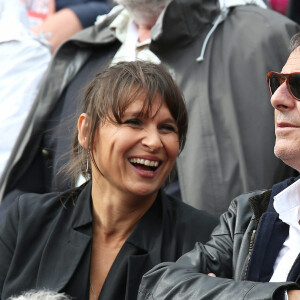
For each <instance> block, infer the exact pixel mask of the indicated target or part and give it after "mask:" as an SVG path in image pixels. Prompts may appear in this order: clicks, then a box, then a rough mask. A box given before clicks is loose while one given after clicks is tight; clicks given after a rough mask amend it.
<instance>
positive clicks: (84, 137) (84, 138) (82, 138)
mask: <svg viewBox="0 0 300 300" xmlns="http://www.w3.org/2000/svg"><path fill="white" fill-rule="evenodd" d="M77 128H78V142H79V144H80V145H81V146H82V147H83V148H85V149H88V148H89V137H88V134H89V116H88V115H87V114H86V113H83V114H81V115H80V117H79V119H78V122H77Z"/></svg>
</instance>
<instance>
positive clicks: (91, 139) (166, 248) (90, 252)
mask: <svg viewBox="0 0 300 300" xmlns="http://www.w3.org/2000/svg"><path fill="white" fill-rule="evenodd" d="M187 122H188V120H187V112H186V108H185V104H184V100H183V97H182V95H181V92H180V90H179V89H178V87H177V85H176V83H175V82H174V81H173V79H172V77H171V76H170V75H169V73H168V72H167V71H166V69H165V68H164V67H163V66H160V65H155V64H151V63H146V62H122V63H118V64H116V65H114V66H111V67H109V68H107V69H106V70H105V71H104V72H102V73H101V74H99V75H97V76H96V77H95V79H94V80H93V81H92V82H91V83H90V84H89V85H88V87H87V89H86V94H85V98H84V101H83V104H82V108H81V110H80V114H79V116H78V122H77V128H76V130H75V134H74V142H73V158H72V160H71V162H70V164H69V172H71V173H72V174H73V178H74V182H76V181H77V179H78V176H79V175H80V174H83V175H84V176H85V177H86V179H87V182H86V183H85V184H83V185H82V186H80V187H77V188H74V189H72V190H69V191H66V192H64V193H59V194H57V193H52V194H46V195H32V194H31V195H24V196H21V197H20V199H19V201H17V203H16V206H14V207H13V208H12V209H11V211H10V213H9V214H8V217H7V219H6V222H5V223H4V224H3V225H2V226H1V227H0V237H1V239H0V280H1V281H0V290H1V291H2V294H1V297H0V298H1V299H7V298H8V297H9V296H11V295H13V294H18V293H21V292H22V291H24V290H28V289H32V288H37V289H50V290H55V291H59V292H64V293H66V294H68V295H70V296H71V297H72V298H74V299H92V300H94V299H136V298H137V292H138V287H139V283H140V280H141V278H142V275H143V274H144V273H145V272H146V271H148V270H149V269H150V268H152V267H153V266H154V265H156V264H158V263H160V262H163V261H175V260H176V259H177V258H178V257H179V256H180V255H182V254H183V253H185V252H186V251H188V250H191V249H192V248H193V246H194V244H195V242H197V241H200V242H205V241H206V240H207V239H208V237H209V234H210V232H211V230H212V229H213V228H214V226H215V225H216V220H215V218H214V217H212V216H210V215H209V214H207V213H205V212H203V211H199V210H196V209H195V208H192V207H190V206H188V205H186V204H184V203H182V202H178V201H177V200H175V199H171V198H169V197H168V196H166V195H165V194H164V193H163V191H162V190H161V187H162V185H163V184H164V182H165V181H166V179H167V177H168V176H169V174H170V172H171V171H172V169H173V168H174V165H175V161H176V157H177V156H178V154H179V153H180V151H181V150H182V149H183V147H184V144H185V137H186V131H187ZM17 228H22V230H21V231H19V230H18V229H17ZM17 237H18V243H17V244H16V239H17ZM16 245H17V246H16ZM20 268H21V269H22V272H20ZM50 270H51V271H52V270H54V271H55V272H49V271H50ZM20 274H21V275H20ZM25 278H26V280H25Z"/></svg>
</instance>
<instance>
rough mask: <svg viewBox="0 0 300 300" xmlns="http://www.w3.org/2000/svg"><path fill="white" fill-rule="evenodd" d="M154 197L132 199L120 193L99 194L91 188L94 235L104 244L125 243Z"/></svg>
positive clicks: (97, 190)
mask: <svg viewBox="0 0 300 300" xmlns="http://www.w3.org/2000/svg"><path fill="white" fill-rule="evenodd" d="M100 190H101V189H100ZM156 195H157V193H156V194H154V195H151V196H149V197H145V199H142V197H135V199H133V198H132V197H130V196H128V195H123V194H122V193H113V192H112V191H109V192H106V193H105V192H103V190H101V192H99V189H95V188H92V199H93V230H94V233H97V234H100V236H101V239H103V242H106V243H119V242H121V241H125V240H126V239H127V237H128V236H129V235H130V233H131V232H132V231H133V229H134V227H135V226H136V224H137V223H138V221H139V220H140V219H141V217H142V216H143V215H144V214H145V212H146V211H147V210H148V209H149V208H150V207H151V205H152V204H153V202H154V201H155V199H156Z"/></svg>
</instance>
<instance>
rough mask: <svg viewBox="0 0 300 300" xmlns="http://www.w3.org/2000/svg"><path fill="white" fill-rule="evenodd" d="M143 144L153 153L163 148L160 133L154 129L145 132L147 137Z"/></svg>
mask: <svg viewBox="0 0 300 300" xmlns="http://www.w3.org/2000/svg"><path fill="white" fill-rule="evenodd" d="M142 144H143V145H144V146H145V147H147V148H148V149H149V150H150V151H151V152H155V151H156V150H158V149H160V148H162V147H163V144H162V141H161V136H160V134H159V132H158V131H157V130H153V129H151V130H147V131H145V136H144V138H143V140H142Z"/></svg>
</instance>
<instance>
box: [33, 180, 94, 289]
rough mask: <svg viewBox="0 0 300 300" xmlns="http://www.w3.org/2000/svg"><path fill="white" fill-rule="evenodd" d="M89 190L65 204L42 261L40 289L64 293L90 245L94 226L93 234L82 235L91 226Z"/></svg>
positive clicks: (86, 189) (38, 277) (88, 185)
mask: <svg viewBox="0 0 300 300" xmlns="http://www.w3.org/2000/svg"><path fill="white" fill-rule="evenodd" d="M90 188H91V184H90V183H89V184H87V186H86V187H85V188H84V189H83V191H81V193H80V194H79V196H78V198H77V197H75V198H72V197H69V199H67V200H66V201H65V203H64V206H65V207H64V208H62V210H61V211H60V214H59V216H58V218H57V222H56V223H55V224H54V226H53V230H52V232H51V235H50V237H49V239H48V242H47V244H46V246H45V249H44V252H43V255H42V259H41V261H40V266H39V272H38V276H37V284H36V285H37V288H47V289H50V290H53V291H61V290H62V289H63V288H64V287H65V286H66V285H67V284H68V282H69V281H70V279H71V277H72V275H73V274H74V272H75V270H76V268H77V266H78V264H79V262H80V260H81V258H82V256H83V254H84V252H85V250H86V248H87V246H88V245H89V244H90V243H91V240H92V238H91V230H92V229H91V226H90V234H89V233H88V234H87V233H83V232H81V231H79V229H80V227H81V226H84V225H87V224H89V223H90V224H91V223H92V215H91V209H90ZM74 200H75V201H76V202H75V203H74ZM58 201H59V200H58Z"/></svg>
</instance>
